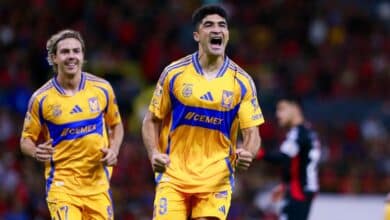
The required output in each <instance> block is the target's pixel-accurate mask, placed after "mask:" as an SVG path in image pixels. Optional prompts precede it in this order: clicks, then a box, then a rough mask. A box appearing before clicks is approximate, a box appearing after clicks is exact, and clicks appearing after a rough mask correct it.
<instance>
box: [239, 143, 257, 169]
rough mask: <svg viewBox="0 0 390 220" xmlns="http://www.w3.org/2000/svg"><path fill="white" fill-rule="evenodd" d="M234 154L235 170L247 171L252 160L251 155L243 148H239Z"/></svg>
mask: <svg viewBox="0 0 390 220" xmlns="http://www.w3.org/2000/svg"><path fill="white" fill-rule="evenodd" d="M236 154H237V159H236V168H237V169H239V170H247V169H248V168H249V167H250V165H251V163H252V160H253V155H252V153H251V152H249V151H247V150H245V149H243V148H239V149H237V151H236Z"/></svg>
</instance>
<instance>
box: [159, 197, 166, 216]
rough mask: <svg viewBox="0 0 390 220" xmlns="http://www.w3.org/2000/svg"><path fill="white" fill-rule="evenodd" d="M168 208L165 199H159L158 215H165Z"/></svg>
mask: <svg viewBox="0 0 390 220" xmlns="http://www.w3.org/2000/svg"><path fill="white" fill-rule="evenodd" d="M167 208H168V200H167V198H165V197H162V198H160V208H159V210H158V213H159V214H160V215H165V214H166V213H167Z"/></svg>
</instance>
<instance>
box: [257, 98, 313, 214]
mask: <svg viewBox="0 0 390 220" xmlns="http://www.w3.org/2000/svg"><path fill="white" fill-rule="evenodd" d="M276 117H277V119H278V123H279V125H280V126H281V127H284V128H287V129H288V133H287V135H286V138H285V140H284V141H283V143H282V144H281V146H280V149H279V150H278V151H276V152H268V151H265V150H264V148H261V149H260V150H259V153H258V158H259V159H264V160H266V161H269V162H271V163H279V164H281V165H282V170H283V172H282V173H283V184H282V187H280V186H278V187H277V188H276V189H277V190H276V192H277V193H280V192H281V191H283V193H284V207H282V213H281V218H280V219H283V220H291V219H293V220H305V219H307V218H308V216H309V211H310V207H311V203H312V200H313V197H314V195H315V193H316V192H317V191H318V189H319V185H318V173H317V165H318V161H319V159H320V143H319V141H318V137H317V134H316V133H315V132H314V131H313V130H312V129H311V128H310V126H309V125H308V124H307V123H306V122H305V118H304V115H303V111H302V105H301V102H300V99H299V98H297V97H294V96H286V97H283V98H281V99H280V100H279V101H278V103H277V106H276Z"/></svg>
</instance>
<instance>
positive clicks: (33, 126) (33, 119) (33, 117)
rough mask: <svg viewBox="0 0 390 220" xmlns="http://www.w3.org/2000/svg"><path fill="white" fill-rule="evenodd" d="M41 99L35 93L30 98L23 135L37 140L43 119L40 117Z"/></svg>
mask: <svg viewBox="0 0 390 220" xmlns="http://www.w3.org/2000/svg"><path fill="white" fill-rule="evenodd" d="M39 114H40V113H39V101H38V99H37V98H36V96H35V95H33V96H32V97H31V98H30V101H29V104H28V109H27V112H26V116H25V117H24V123H23V130H22V137H23V138H31V139H32V140H33V141H37V140H38V137H39V134H40V132H41V121H40V118H39Z"/></svg>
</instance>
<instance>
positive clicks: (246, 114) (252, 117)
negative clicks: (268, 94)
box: [238, 78, 264, 128]
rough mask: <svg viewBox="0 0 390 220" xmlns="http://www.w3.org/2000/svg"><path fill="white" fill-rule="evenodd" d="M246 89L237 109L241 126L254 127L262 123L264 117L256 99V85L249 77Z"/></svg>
mask: <svg viewBox="0 0 390 220" xmlns="http://www.w3.org/2000/svg"><path fill="white" fill-rule="evenodd" d="M246 89H247V91H246V93H245V95H244V97H243V99H242V100H241V104H240V108H239V110H238V118H239V120H240V127H241V128H249V127H254V126H258V125H261V124H263V123H264V117H263V114H262V111H261V108H260V105H259V102H258V100H257V95H256V87H255V85H254V83H253V81H252V79H250V78H249V79H248V84H247V85H246Z"/></svg>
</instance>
